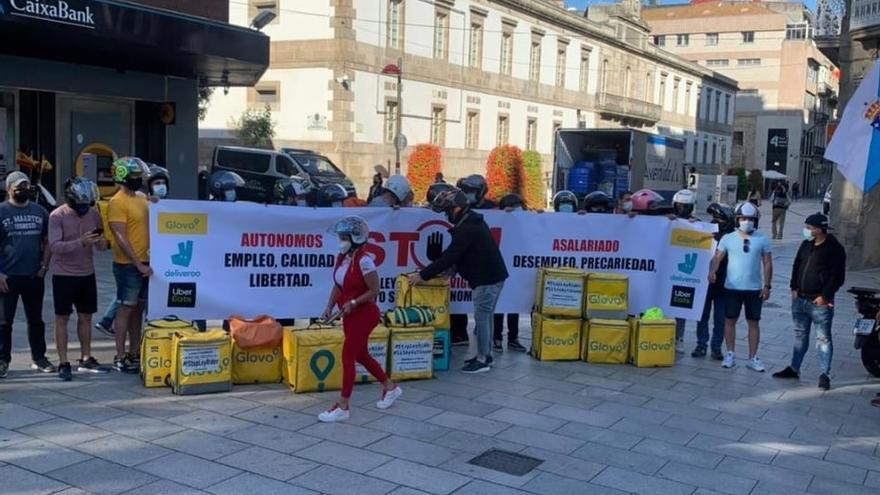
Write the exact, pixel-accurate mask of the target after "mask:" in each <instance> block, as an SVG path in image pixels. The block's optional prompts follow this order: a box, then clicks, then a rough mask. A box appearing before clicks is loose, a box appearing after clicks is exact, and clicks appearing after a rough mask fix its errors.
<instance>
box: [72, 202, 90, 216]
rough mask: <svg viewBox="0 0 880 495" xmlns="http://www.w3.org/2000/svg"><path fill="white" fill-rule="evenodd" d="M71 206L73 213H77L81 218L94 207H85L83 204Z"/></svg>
mask: <svg viewBox="0 0 880 495" xmlns="http://www.w3.org/2000/svg"><path fill="white" fill-rule="evenodd" d="M71 206H72V207H73V211H75V212H76V214H77V215H79V216H83V215H85V214H86V213H88V212H89V210H90V209H91V208H92V207H91V206H89V205H83V204H74V205H71Z"/></svg>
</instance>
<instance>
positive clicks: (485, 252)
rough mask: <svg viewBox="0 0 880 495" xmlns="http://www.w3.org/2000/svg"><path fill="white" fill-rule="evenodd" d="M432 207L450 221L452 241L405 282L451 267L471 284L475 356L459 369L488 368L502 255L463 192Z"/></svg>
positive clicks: (445, 194) (504, 277)
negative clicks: (475, 340) (475, 343)
mask: <svg viewBox="0 0 880 495" xmlns="http://www.w3.org/2000/svg"><path fill="white" fill-rule="evenodd" d="M432 209H433V210H434V211H436V212H438V213H444V214H445V215H446V219H447V220H448V221H449V223H450V224H452V228H450V229H449V233H450V235H451V236H452V241H451V242H450V244H449V247H447V248H446V249H445V250H444V251H443V252H442V254H441V255H440V257H439V258H437V259H436V260H434V261H433V262H431V264H430V265H428V266H427V267H425V268H424V269H422V271H420V272H418V273H413V274H411V275H410V276H409V281H410V283H411V284H413V285H418V284H420V283H422V281H424V280H430V279H432V278H434V277H436V276H438V275H440V274H441V273H445V272H447V271H448V270H450V269H452V268H453V267H455V270H456V271H457V272H458V274H459V275H460V276H461V277H462V278H463V279H465V280H466V281H467V282H468V285H470V287H471V291H472V300H473V304H474V322H475V330H474V334H475V335H476V338H477V356H476V357H474V358H473V359H469V360H467V361H466V364H465V367H464V368H463V369H462V371H463V372H465V373H482V372H486V371H489V370H490V369H491V368H490V366H491V364H492V340H491V339H492V324H493V315H494V314H495V306H496V304H497V303H498V297H499V296H500V295H501V289H503V288H504V281H505V280H507V276H508V274H507V267H506V266H505V265H504V258H503V257H502V256H501V250H500V249H499V248H498V244H497V243H496V242H495V239H494V238H493V237H492V233H491V232H490V231H489V226H488V225H486V222H485V220H483V216H482V215H480V214H479V213H477V212H475V211H473V210H472V209H471V207H470V204H469V201H468V197H467V196H466V195H465V193H464V192H462V191H461V190H459V189H453V190H450V191H446V192H442V193H440V194H438V195H437V197H436V198H434V202H433V203H432Z"/></svg>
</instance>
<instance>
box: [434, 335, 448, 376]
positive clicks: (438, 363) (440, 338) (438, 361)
mask: <svg viewBox="0 0 880 495" xmlns="http://www.w3.org/2000/svg"><path fill="white" fill-rule="evenodd" d="M451 360H452V333H451V332H450V331H449V329H448V328H435V329H434V371H449V365H450V361H451Z"/></svg>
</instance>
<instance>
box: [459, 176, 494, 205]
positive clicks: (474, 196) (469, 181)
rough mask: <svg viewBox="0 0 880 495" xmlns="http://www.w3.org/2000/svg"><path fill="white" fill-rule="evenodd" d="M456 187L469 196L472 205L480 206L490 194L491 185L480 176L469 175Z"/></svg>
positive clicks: (460, 180)
mask: <svg viewBox="0 0 880 495" xmlns="http://www.w3.org/2000/svg"><path fill="white" fill-rule="evenodd" d="M455 186H456V187H457V188H458V189H460V190H461V192H463V193H464V194H465V196H467V198H468V200H469V201H470V204H471V205H476V204H480V202H482V201H483V198H485V197H486V194H487V193H488V192H489V184H488V183H486V178H485V177H483V176H482V175H480V174H473V175H468V176H467V177H464V178H462V179H459V180H458V183H457V184H456V185H455Z"/></svg>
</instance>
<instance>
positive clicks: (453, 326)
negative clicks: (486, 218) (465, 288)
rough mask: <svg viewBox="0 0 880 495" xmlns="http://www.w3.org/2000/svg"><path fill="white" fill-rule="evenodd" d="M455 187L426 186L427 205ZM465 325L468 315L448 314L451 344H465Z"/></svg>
mask: <svg viewBox="0 0 880 495" xmlns="http://www.w3.org/2000/svg"><path fill="white" fill-rule="evenodd" d="M453 189H455V186H453V185H451V184H447V183H445V182H443V183H434V184H431V185H430V186H428V192H427V193H426V194H425V199H426V200H427V205H426V206H427V207H428V208H431V207H432V205H433V203H434V198H436V197H437V195H438V194H441V193H444V192H447V191H451V190H453ZM433 253H435V251H430V252H429V255H428V260H429V261H434V260H435V259H437V258H439V257H440V255H439V254H433ZM467 325H468V316H467V315H462V314H450V315H449V333H450V335H451V338H452V345H454V346H460V345H467V344H468V342H469V341H470V339H469V338H468V333H467Z"/></svg>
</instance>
